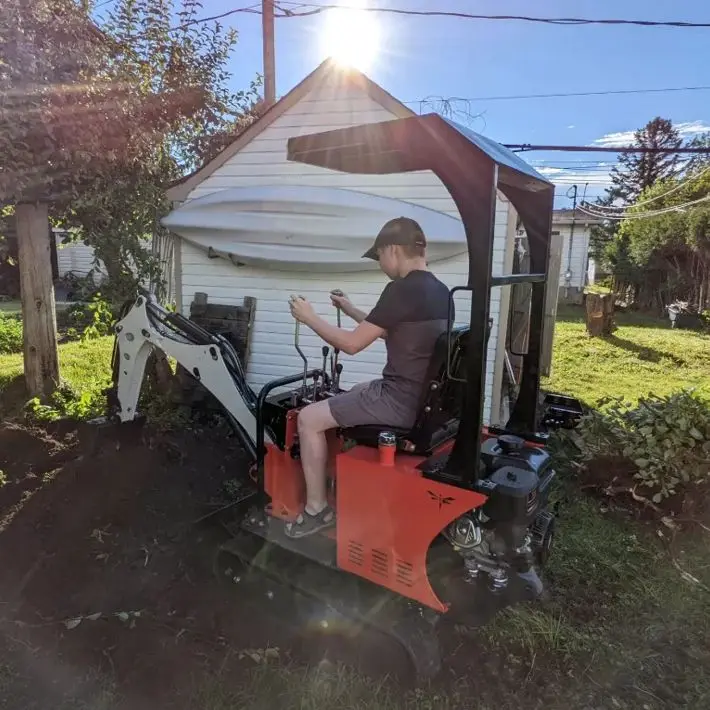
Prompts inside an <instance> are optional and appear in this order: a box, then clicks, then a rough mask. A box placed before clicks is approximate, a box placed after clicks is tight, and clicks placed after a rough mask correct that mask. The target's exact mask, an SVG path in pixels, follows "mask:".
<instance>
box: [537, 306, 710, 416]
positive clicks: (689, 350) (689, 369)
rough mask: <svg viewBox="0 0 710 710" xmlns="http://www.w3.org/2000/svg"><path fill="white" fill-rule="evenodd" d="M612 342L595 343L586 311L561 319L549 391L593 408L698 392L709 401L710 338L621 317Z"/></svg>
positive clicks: (568, 311) (643, 319) (648, 320)
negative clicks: (619, 400)
mask: <svg viewBox="0 0 710 710" xmlns="http://www.w3.org/2000/svg"><path fill="white" fill-rule="evenodd" d="M617 324H618V326H619V327H618V329H617V330H616V332H615V333H614V334H613V335H612V336H610V337H608V338H590V337H589V336H588V335H587V332H586V329H585V326H584V316H583V312H582V309H581V308H577V309H574V308H568V309H565V310H563V311H562V312H561V313H560V317H559V318H558V321H557V325H556V328H555V341H554V355H553V362H552V372H551V375H550V378H549V379H546V380H545V382H544V386H545V387H546V388H549V389H550V390H553V391H558V392H564V393H568V394H570V395H573V396H575V397H577V398H579V399H581V400H582V401H584V402H585V403H586V404H588V405H590V406H593V405H595V404H596V402H597V401H598V400H600V399H601V398H603V397H613V396H619V395H622V396H624V397H625V398H627V400H628V401H636V400H638V398H639V397H642V396H645V395H647V394H648V393H649V392H651V391H652V392H654V393H655V394H658V395H666V394H669V393H671V392H675V391H678V390H679V389H683V388H688V387H695V388H697V389H698V391H700V392H702V393H703V394H705V395H708V396H710V374H709V373H710V336H709V335H704V334H701V333H696V332H693V331H689V330H677V329H672V328H671V327H670V324H668V322H667V321H661V320H659V319H652V318H647V317H643V316H638V315H634V314H630V315H623V314H620V315H618V316H617Z"/></svg>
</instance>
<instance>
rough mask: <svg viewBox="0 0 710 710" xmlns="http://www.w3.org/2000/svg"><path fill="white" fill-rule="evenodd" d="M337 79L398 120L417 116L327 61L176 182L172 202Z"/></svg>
mask: <svg viewBox="0 0 710 710" xmlns="http://www.w3.org/2000/svg"><path fill="white" fill-rule="evenodd" d="M333 79H335V80H337V81H338V82H339V83H340V84H341V85H342V86H343V87H357V88H360V89H361V90H363V91H364V92H365V93H367V95H368V96H370V98H372V99H373V100H374V101H376V102H377V103H379V104H380V105H381V106H383V107H384V108H385V109H387V110H388V111H389V112H390V113H392V114H394V115H395V116H396V117H397V118H408V117H410V116H415V115H416V114H415V113H414V111H412V110H411V109H410V108H407V106H405V105H404V104H403V103H401V102H400V101H398V100H397V99H396V98H395V97H394V96H392V94H390V93H388V92H387V91H385V90H384V89H383V88H382V87H381V86H379V85H378V84H376V83H375V82H374V81H372V79H370V78H369V77H367V76H365V74H363V73H362V72H360V71H357V70H356V69H348V68H344V67H341V66H339V65H338V64H337V63H335V62H334V61H332V60H330V59H326V61H324V62H323V63H322V64H321V65H320V66H318V67H317V68H316V69H315V70H314V71H313V72H311V73H310V74H309V75H308V76H307V77H306V78H305V79H303V81H301V82H300V83H299V84H297V85H296V86H295V87H294V88H293V89H291V91H289V92H288V93H287V94H286V95H285V96H284V97H283V98H281V99H279V101H277V102H276V103H275V104H273V105H272V106H271V107H270V108H269V109H268V110H267V111H266V112H265V113H264V114H262V115H261V116H260V117H259V118H258V119H257V120H256V121H254V122H253V123H252V124H251V125H249V127H248V128H246V129H245V130H244V131H242V133H240V134H239V135H237V136H236V137H235V139H234V142H232V143H230V145H228V146H227V147H226V148H225V149H224V150H223V151H221V152H220V153H219V155H217V156H216V157H215V158H213V159H212V160H211V161H209V162H208V163H206V164H205V165H203V166H202V167H201V168H200V169H199V170H196V171H195V172H193V173H191V174H190V175H187V176H185V177H184V178H181V179H180V180H178V181H176V182H174V183H173V184H172V185H171V186H170V187H169V188H168V191H167V196H168V199H169V200H171V201H173V202H181V201H183V200H186V199H187V196H188V195H189V194H190V192H192V190H194V189H195V188H196V187H197V186H198V185H199V184H200V183H202V182H203V181H204V180H206V179H207V178H208V177H209V176H210V175H212V173H214V172H215V171H216V170H218V169H219V168H221V167H222V166H223V165H224V164H225V163H226V162H227V161H228V160H229V159H230V158H231V157H233V156H234V155H236V154H237V153H238V152H239V151H240V150H241V149H242V148H243V147H244V146H245V145H247V143H249V142H250V141H252V140H254V138H256V137H257V136H258V135H259V134H260V133H261V132H262V131H264V130H265V129H266V128H268V127H269V126H270V125H271V124H272V123H273V122H274V121H275V120H276V119H277V118H278V117H279V116H281V115H282V114H283V113H285V112H286V111H288V109H290V108H291V107H292V106H294V105H295V104H297V103H298V102H299V101H300V100H301V99H302V98H303V97H304V96H306V94H308V93H309V92H310V91H312V90H313V89H314V88H315V87H317V86H318V85H319V84H321V83H324V82H326V81H328V80H333Z"/></svg>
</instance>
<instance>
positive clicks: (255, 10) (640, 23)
mask: <svg viewBox="0 0 710 710" xmlns="http://www.w3.org/2000/svg"><path fill="white" fill-rule="evenodd" d="M274 5H275V7H276V8H278V10H280V14H275V15H274V17H276V18H279V19H284V18H288V19H291V18H295V17H311V16H313V15H320V14H322V13H324V12H327V11H328V10H358V11H362V12H377V13H387V14H393V15H407V16H412V17H453V18H457V19H466V20H491V21H518V22H533V23H537V24H546V25H573V26H577V25H632V26H637V27H675V28H681V27H682V28H710V22H687V21H684V20H673V21H654V20H617V19H598V20H597V19H589V18H581V17H532V16H527V15H480V14H473V13H468V12H456V11H453V10H451V11H447V10H407V9H404V8H394V7H353V6H349V5H335V4H329V5H316V4H314V3H295V2H288V3H287V2H279V3H274ZM284 5H292V6H295V7H296V8H298V11H296V10H289V9H288V8H285V7H283V6H284ZM259 7H260V4H259V5H249V6H247V7H240V8H234V9H233V10H227V11H226V12H222V13H220V14H218V15H212V16H210V17H199V18H195V19H194V20H189V21H188V22H185V23H183V24H180V25H178V26H176V27H172V28H171V31H177V30H182V29H185V28H187V27H190V26H192V25H196V24H200V23H202V22H211V21H213V20H222V19H224V18H225V17H229V16H231V15H236V14H238V13H251V14H256V15H260V14H261V10H260V9H259ZM307 8H310V9H307Z"/></svg>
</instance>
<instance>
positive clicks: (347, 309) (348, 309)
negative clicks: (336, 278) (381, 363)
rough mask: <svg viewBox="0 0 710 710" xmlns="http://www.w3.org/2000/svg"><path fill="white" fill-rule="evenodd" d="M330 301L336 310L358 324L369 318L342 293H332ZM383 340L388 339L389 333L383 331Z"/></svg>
mask: <svg viewBox="0 0 710 710" xmlns="http://www.w3.org/2000/svg"><path fill="white" fill-rule="evenodd" d="M330 300H331V302H332V303H333V305H334V306H335V307H336V308H340V310H341V311H342V312H343V313H345V315H346V316H348V317H349V318H352V319H353V320H354V321H355V322H356V323H362V322H363V321H364V320H365V318H367V313H365V311H361V310H360V309H359V308H358V307H357V306H355V305H353V303H352V301H351V300H350V299H349V298H348V297H347V296H346V295H345V294H344V293H343V292H342V291H331V294H330ZM380 337H381V338H382V339H383V340H384V339H386V338H387V331H383V332H382V335H381V336H380Z"/></svg>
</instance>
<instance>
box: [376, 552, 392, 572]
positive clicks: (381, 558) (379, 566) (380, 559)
mask: <svg viewBox="0 0 710 710" xmlns="http://www.w3.org/2000/svg"><path fill="white" fill-rule="evenodd" d="M388 566H389V565H388V560H387V553H386V552H383V551H382V550H373V551H372V571H373V572H374V573H375V574H379V575H380V576H381V577H386V576H387V573H388V569H387V568H388Z"/></svg>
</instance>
